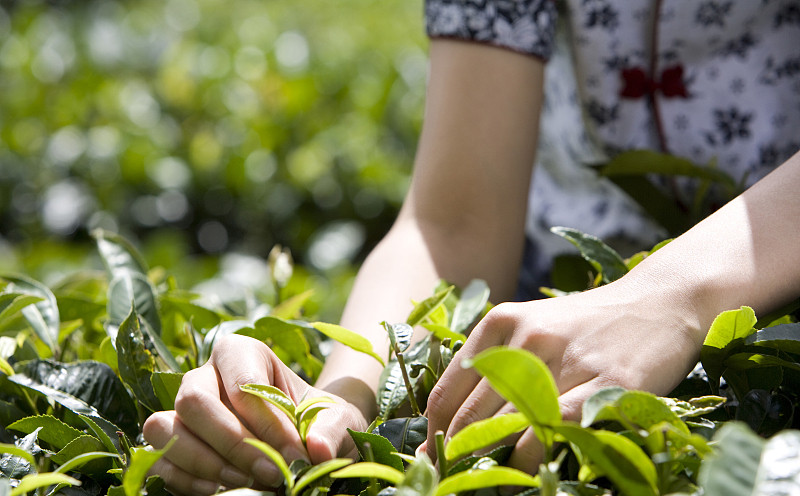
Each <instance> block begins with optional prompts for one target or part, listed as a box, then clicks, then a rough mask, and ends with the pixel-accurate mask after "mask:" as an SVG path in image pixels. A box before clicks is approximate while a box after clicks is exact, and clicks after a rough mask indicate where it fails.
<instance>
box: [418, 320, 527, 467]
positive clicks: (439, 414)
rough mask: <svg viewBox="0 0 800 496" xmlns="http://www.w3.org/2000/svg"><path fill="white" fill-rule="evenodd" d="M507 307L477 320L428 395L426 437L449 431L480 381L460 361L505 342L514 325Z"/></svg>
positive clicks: (431, 444) (430, 446)
mask: <svg viewBox="0 0 800 496" xmlns="http://www.w3.org/2000/svg"><path fill="white" fill-rule="evenodd" d="M504 305H506V306H504ZM506 308H508V307H507V304H503V305H498V306H497V307H495V308H493V309H492V311H490V312H489V313H488V314H487V315H486V317H484V318H483V320H481V321H480V322H479V323H478V325H477V326H476V327H475V329H473V331H472V333H471V334H470V337H469V338H468V339H467V341H466V342H465V343H464V346H462V348H461V349H460V350H459V351H458V352H457V353H456V354H455V356H454V357H453V360H452V362H451V365H450V366H449V367H447V368H446V369H445V371H444V372H443V373H442V376H441V377H440V378H439V381H438V382H437V383H436V385H434V387H433V389H432V390H431V392H430V394H429V395H428V407H427V415H428V439H433V435H434V434H435V433H436V432H437V431H442V432H447V431H448V430H449V426H450V422H451V420H452V419H453V417H454V416H455V414H456V412H457V411H458V409H459V408H460V407H461V405H462V404H463V403H464V401H465V400H466V399H467V398H468V397H469V395H470V394H471V393H472V391H473V390H474V389H475V387H476V386H477V385H478V383H479V382H480V380H481V377H480V376H479V375H478V374H477V373H476V372H475V371H474V370H473V369H463V368H462V367H461V363H462V362H463V361H464V360H465V359H467V358H472V357H474V356H475V355H476V354H478V353H479V352H480V351H482V350H484V349H486V348H489V347H492V346H497V345H501V344H503V343H505V340H506V335H507V333H508V332H510V330H511V329H513V328H514V322H513V318H511V312H509V311H507V310H506ZM432 449H433V443H429V448H428V452H429V453H430V451H431V450H432Z"/></svg>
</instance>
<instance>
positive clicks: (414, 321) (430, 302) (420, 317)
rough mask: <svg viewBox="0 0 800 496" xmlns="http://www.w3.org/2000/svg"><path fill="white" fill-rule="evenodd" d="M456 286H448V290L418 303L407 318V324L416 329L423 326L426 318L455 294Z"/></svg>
mask: <svg viewBox="0 0 800 496" xmlns="http://www.w3.org/2000/svg"><path fill="white" fill-rule="evenodd" d="M454 289H455V286H448V287H447V288H445V289H443V290H441V291H439V292H437V293H436V294H435V295H433V296H430V297H428V298H426V299H425V300H423V301H422V302H421V303H418V304H416V305H415V306H414V309H413V310H411V313H410V314H409V315H408V318H406V324H408V325H410V326H411V327H415V326H417V325H420V324H422V323H423V322H424V321H425V319H426V318H428V316H429V315H430V314H431V312H433V311H434V310H436V309H437V308H438V307H439V305H441V304H443V303H444V302H445V300H447V297H448V296H450V293H452V292H453V290H454Z"/></svg>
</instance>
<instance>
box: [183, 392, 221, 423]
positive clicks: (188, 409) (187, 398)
mask: <svg viewBox="0 0 800 496" xmlns="http://www.w3.org/2000/svg"><path fill="white" fill-rule="evenodd" d="M215 400H216V401H219V399H218V398H214V397H213V395H211V394H210V393H208V392H207V391H206V390H204V389H202V388H201V387H198V386H195V385H182V386H181V388H180V389H179V390H178V395H177V396H176V397H175V411H176V412H177V413H178V416H179V417H183V416H186V414H187V413H192V412H193V411H194V410H196V409H198V408H203V406H204V405H207V404H208V403H209V402H212V401H215Z"/></svg>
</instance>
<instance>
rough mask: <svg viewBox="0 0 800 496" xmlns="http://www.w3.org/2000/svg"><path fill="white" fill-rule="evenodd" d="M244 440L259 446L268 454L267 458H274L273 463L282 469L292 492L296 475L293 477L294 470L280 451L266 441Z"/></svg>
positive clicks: (287, 486) (288, 487) (287, 487)
mask: <svg viewBox="0 0 800 496" xmlns="http://www.w3.org/2000/svg"><path fill="white" fill-rule="evenodd" d="M244 442H246V443H247V444H249V445H251V446H254V447H256V448H258V449H259V450H260V451H261V452H262V453H264V454H265V455H267V458H269V459H270V460H272V463H274V464H275V466H276V467H278V470H280V471H281V473H282V474H283V479H284V481H285V483H286V489H288V490H289V491H290V492H291V490H292V488H293V487H294V477H292V472H291V471H290V470H289V465H287V464H286V460H284V459H283V456H281V454H280V453H278V451H277V450H276V449H275V448H273V447H272V446H270V445H269V444H267V443H265V442H264V441H259V440H258V439H250V438H248V439H245V440H244Z"/></svg>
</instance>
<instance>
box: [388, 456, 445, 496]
mask: <svg viewBox="0 0 800 496" xmlns="http://www.w3.org/2000/svg"><path fill="white" fill-rule="evenodd" d="M437 481H438V475H437V472H436V468H435V467H434V466H433V464H432V463H431V461H430V460H429V459H428V457H427V456H425V455H421V456H418V457H417V458H416V459H415V460H414V463H412V464H411V465H410V466H409V467H408V470H406V476H405V478H404V479H403V482H401V483H400V484H398V485H397V492H396V493H395V496H433V495H434V493H435V491H436V484H437Z"/></svg>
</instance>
